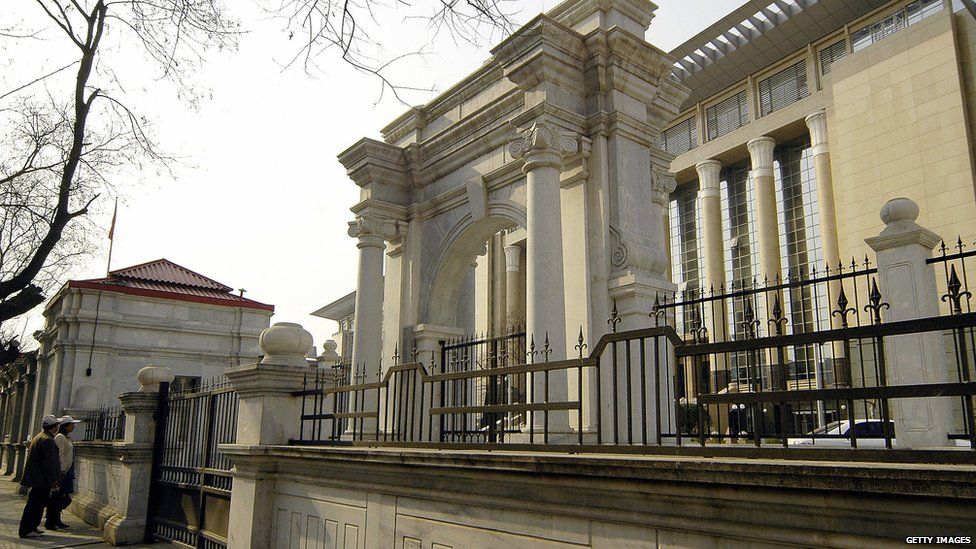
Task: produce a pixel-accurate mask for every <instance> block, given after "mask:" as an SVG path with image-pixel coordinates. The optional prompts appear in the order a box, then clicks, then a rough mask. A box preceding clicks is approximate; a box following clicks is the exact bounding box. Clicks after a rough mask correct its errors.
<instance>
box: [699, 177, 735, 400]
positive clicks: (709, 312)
mask: <svg viewBox="0 0 976 549" xmlns="http://www.w3.org/2000/svg"><path fill="white" fill-rule="evenodd" d="M695 170H696V171H697V172H698V196H699V198H700V199H701V212H702V219H701V229H702V233H703V237H704V238H703V240H704V253H705V288H704V290H705V292H706V293H707V292H711V291H714V292H721V293H724V291H726V289H725V239H724V238H723V231H722V194H721V191H720V189H719V185H720V184H721V174H722V163H721V162H719V161H718V160H706V161H704V162H700V163H699V164H697V165H696V166H695ZM726 309H727V307H726V304H725V300H720V301H712V302H711V303H710V304H709V306H708V307H705V318H704V319H703V322H704V323H705V327H706V328H707V329H708V334H709V338H710V339H711V340H712V341H725V339H726V331H727V330H726V328H727V326H728V314H727V310H726ZM709 363H710V365H711V368H710V370H711V375H710V377H709V383H710V384H711V385H712V387H709V388H708V390H711V391H713V392H714V391H717V390H719V389H722V388H724V387H725V386H726V385H727V384H728V372H727V371H726V370H725V369H724V368H722V367H721V366H724V357H722V356H720V355H713V356H711V357H710V360H709ZM701 389H702V390H705V389H706V388H704V387H702V388H701Z"/></svg>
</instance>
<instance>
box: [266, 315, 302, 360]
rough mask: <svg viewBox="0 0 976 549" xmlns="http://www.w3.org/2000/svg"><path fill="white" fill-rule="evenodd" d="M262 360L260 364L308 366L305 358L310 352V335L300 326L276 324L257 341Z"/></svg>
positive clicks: (287, 323)
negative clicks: (262, 354) (262, 355)
mask: <svg viewBox="0 0 976 549" xmlns="http://www.w3.org/2000/svg"><path fill="white" fill-rule="evenodd" d="M258 344H259V345H260V346H261V351H262V352H263V353H264V358H263V359H262V360H261V364H275V365H280V366H308V363H307V362H306V360H305V356H306V355H308V353H309V352H310V351H311V350H312V334H310V333H308V331H306V330H305V328H302V325H301V324H295V323H293V322H276V323H275V324H274V325H273V326H271V327H270V328H265V330H264V331H263V332H261V337H260V338H259V339H258Z"/></svg>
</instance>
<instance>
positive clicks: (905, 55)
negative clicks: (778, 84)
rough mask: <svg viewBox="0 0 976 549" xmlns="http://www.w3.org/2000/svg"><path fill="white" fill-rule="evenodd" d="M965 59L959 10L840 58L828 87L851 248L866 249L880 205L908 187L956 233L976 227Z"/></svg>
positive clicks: (838, 193)
mask: <svg viewBox="0 0 976 549" xmlns="http://www.w3.org/2000/svg"><path fill="white" fill-rule="evenodd" d="M958 17H959V18H960V19H964V20H969V19H971V18H970V16H969V14H968V13H962V14H960V15H959V16H958ZM960 65H961V63H960V59H959V57H958V56H957V50H956V44H955V40H954V33H953V29H952V25H951V12H949V10H943V11H942V13H940V14H939V15H936V16H933V17H930V18H929V19H927V20H925V21H923V22H921V23H919V24H916V25H913V26H910V27H908V28H906V29H903V30H902V31H900V32H898V33H896V34H894V35H892V36H889V37H887V38H886V39H884V40H882V41H881V42H878V43H876V44H873V45H871V46H868V47H867V48H865V49H864V50H862V51H860V52H858V53H857V54H855V55H851V56H848V57H847V58H844V59H842V60H840V61H838V62H836V63H835V64H834V65H833V67H832V71H831V74H830V78H828V79H825V82H824V87H825V89H829V90H830V93H831V95H832V99H833V101H832V108H828V109H827V129H828V132H829V136H830V137H829V144H830V145H829V148H830V154H831V167H832V173H833V176H834V187H835V203H836V207H837V219H838V221H837V224H838V236H839V240H840V249H841V251H842V253H845V252H846V254H848V255H850V254H853V255H856V256H857V257H860V256H861V255H863V253H864V252H866V251H867V246H866V245H865V244H864V239H865V238H867V237H869V236H872V235H873V234H874V233H875V232H876V231H877V226H878V218H877V212H878V211H879V209H880V208H881V206H882V205H883V204H884V203H885V202H886V201H888V200H889V199H891V198H895V197H899V196H905V197H908V198H910V199H912V200H914V201H915V202H917V203H918V204H919V207H920V209H921V215H920V217H919V223H921V224H922V225H924V226H926V227H929V228H931V229H932V230H933V231H935V232H936V233H937V234H939V235H941V236H942V237H943V238H945V239H946V240H949V239H951V240H952V241H954V240H955V239H956V236H957V235H961V236H962V237H963V238H964V239H965V240H971V239H972V237H973V235H974V233H976V224H974V220H976V194H974V187H973V181H974V180H973V170H972V162H971V150H972V149H971V146H970V141H969V140H970V137H969V135H968V131H967V124H966V99H965V94H964V89H963V87H962V79H961V73H960Z"/></svg>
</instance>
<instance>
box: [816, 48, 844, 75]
mask: <svg viewBox="0 0 976 549" xmlns="http://www.w3.org/2000/svg"><path fill="white" fill-rule="evenodd" d="M846 56H847V42H845V41H843V40H840V41H838V42H834V43H833V44H831V45H829V46H827V47H825V48H821V49H820V74H830V66H831V65H833V64H834V62H835V61H839V60H840V59H843V58H844V57H846Z"/></svg>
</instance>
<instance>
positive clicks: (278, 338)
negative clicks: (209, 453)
mask: <svg viewBox="0 0 976 549" xmlns="http://www.w3.org/2000/svg"><path fill="white" fill-rule="evenodd" d="M311 340H312V336H311V334H309V333H308V332H306V331H305V330H304V329H303V328H302V327H301V326H300V325H298V324H291V323H277V324H275V325H274V326H272V327H270V328H268V329H266V330H265V331H264V332H262V333H261V338H260V344H261V350H262V351H263V352H264V355H265V356H264V358H263V359H262V360H261V363H260V364H247V365H242V366H235V367H233V368H230V369H228V370H226V375H227V379H228V380H229V381H230V384H231V386H232V387H234V390H236V391H237V395H238V397H240V402H239V404H238V412H237V442H236V443H235V444H236V446H245V447H246V446H269V445H279V444H288V442H289V441H290V440H292V439H297V438H299V436H300V434H301V420H300V418H301V413H302V398H301V397H296V396H293V395H292V393H294V392H295V391H300V390H301V389H302V382H303V380H304V379H305V375H306V374H307V373H308V372H309V368H308V366H307V364H306V363H305V357H304V354H303V353H302V349H305V348H307V347H310V346H311ZM306 342H307V345H306ZM275 471H276V469H275V464H274V462H273V461H272V460H270V459H268V460H265V459H261V458H256V459H249V460H247V461H245V462H236V463H234V469H233V475H234V483H233V493H232V496H231V503H230V524H231V525H232V527H231V528H230V530H229V533H228V540H227V544H228V547H229V548H245V547H271V546H272V543H271V530H272V523H273V520H274V507H273V503H274V473H275Z"/></svg>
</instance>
